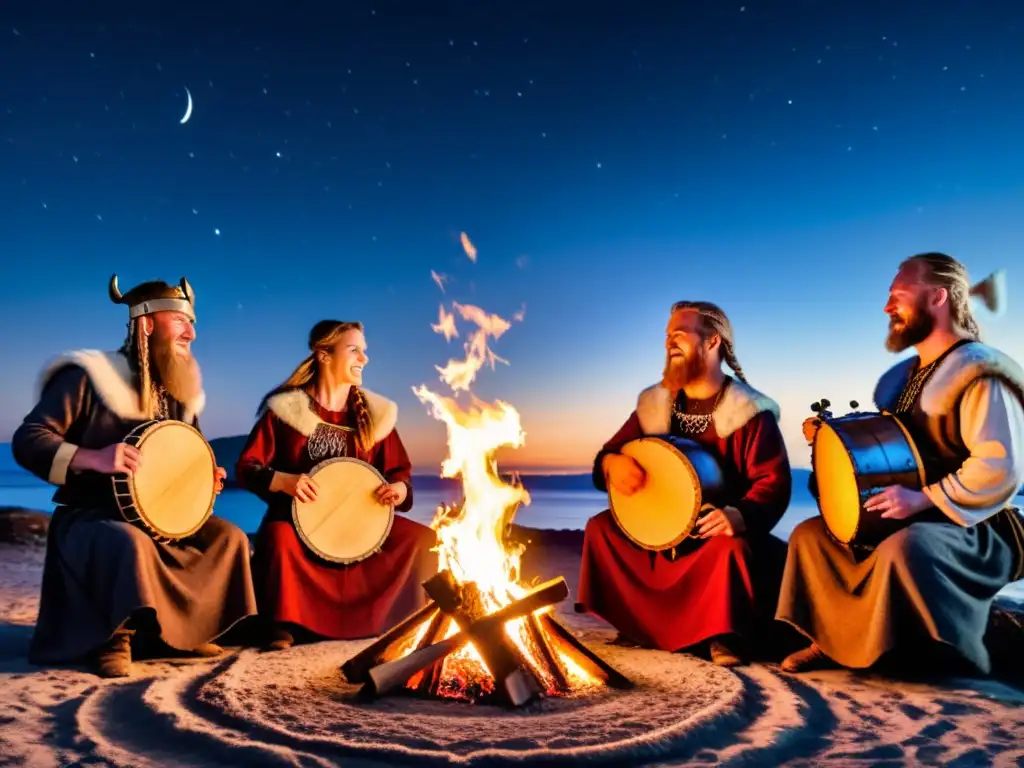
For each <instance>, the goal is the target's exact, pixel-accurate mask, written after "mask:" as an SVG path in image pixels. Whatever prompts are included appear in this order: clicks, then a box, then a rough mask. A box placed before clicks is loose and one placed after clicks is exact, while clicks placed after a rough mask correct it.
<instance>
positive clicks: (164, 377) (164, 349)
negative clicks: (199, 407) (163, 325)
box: [144, 339, 203, 403]
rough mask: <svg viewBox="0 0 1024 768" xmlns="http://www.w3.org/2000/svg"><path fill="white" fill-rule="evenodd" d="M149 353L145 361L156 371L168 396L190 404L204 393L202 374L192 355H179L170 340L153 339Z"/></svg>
mask: <svg viewBox="0 0 1024 768" xmlns="http://www.w3.org/2000/svg"><path fill="white" fill-rule="evenodd" d="M149 352H150V354H149V355H148V356H147V357H146V358H144V359H147V360H149V361H150V363H151V364H152V366H153V367H154V368H155V369H156V373H157V376H158V378H159V382H160V385H161V386H162V387H163V388H164V389H165V390H167V394H168V395H170V396H171V397H173V398H174V399H175V400H177V401H178V402H179V403H189V402H191V401H193V400H195V398H196V397H198V396H199V394H200V393H201V392H202V391H203V377H202V372H201V371H200V370H199V363H198V362H197V361H196V359H195V357H193V356H192V355H191V354H190V355H188V356H185V357H183V356H181V355H180V354H178V352H176V351H175V349H174V343H173V342H172V341H171V340H170V339H153V344H152V346H151V347H150V349H149ZM146 367H147V368H148V367H149V366H146Z"/></svg>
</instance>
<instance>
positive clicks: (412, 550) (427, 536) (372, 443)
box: [236, 320, 437, 650]
mask: <svg viewBox="0 0 1024 768" xmlns="http://www.w3.org/2000/svg"><path fill="white" fill-rule="evenodd" d="M309 349H310V354H309V356H308V357H307V358H306V359H305V360H303V361H302V363H300V364H299V366H298V367H297V368H296V369H295V371H293V372H292V374H291V376H289V377H288V379H287V380H286V381H285V382H284V384H282V385H281V386H280V387H278V388H277V389H275V390H274V391H273V392H271V393H270V394H269V395H267V397H265V398H264V400H263V403H261V405H260V410H259V414H260V415H259V419H258V421H257V422H256V425H255V426H254V427H253V429H252V432H251V433H250V435H249V439H248V441H247V443H246V445H245V448H244V449H243V450H242V453H241V456H240V457H239V459H238V464H237V467H236V476H237V478H238V482H239V483H240V484H241V485H242V486H243V487H244V488H246V489H248V490H249V491H252V492H253V493H255V494H256V495H258V496H259V497H260V498H261V499H263V500H264V501H266V502H267V505H268V506H267V513H266V515H265V516H264V519H263V522H262V524H261V525H260V529H259V531H258V532H257V536H256V554H255V556H254V557H253V564H252V568H253V580H254V582H255V584H256V595H257V600H258V602H259V609H260V615H261V616H262V617H263V618H264V619H265V620H269V623H270V636H269V638H268V643H267V646H268V648H269V649H271V650H281V649H284V648H288V647H290V646H291V645H292V644H293V643H294V642H295V634H296V629H299V630H305V632H306V633H307V634H310V633H311V634H312V635H314V636H319V637H324V638H331V639H335V640H341V639H353V638H359V637H369V636H373V635H378V634H380V633H381V632H382V631H384V630H385V629H387V628H388V627H390V626H392V625H393V624H395V623H397V622H398V621H400V620H402V619H403V618H405V617H406V616H407V615H408V614H410V613H412V612H414V611H415V610H417V609H418V608H420V607H422V606H423V605H424V604H425V603H426V595H425V593H424V591H423V587H422V583H423V582H424V581H426V580H427V579H428V578H430V577H431V576H432V575H433V574H435V573H436V572H437V555H436V553H434V552H432V551H431V549H432V548H433V547H434V546H435V545H436V536H435V534H434V531H433V530H431V529H430V528H428V527H427V526H425V525H421V524H419V523H416V522H413V521H412V520H409V519H408V518H404V517H397V516H396V517H395V519H394V523H393V525H392V528H391V531H390V533H389V534H388V537H387V539H386V540H385V541H384V544H383V546H382V548H381V550H380V551H379V552H377V553H375V554H373V555H371V556H370V557H368V558H367V559H365V560H362V561H360V562H358V563H352V564H337V563H330V562H327V561H326V560H323V559H321V558H319V557H318V556H317V555H316V554H314V553H313V552H311V551H310V550H309V549H308V548H307V547H306V546H305V544H303V542H302V541H301V540H300V538H299V535H298V533H297V532H296V530H295V526H294V523H293V522H292V499H293V498H294V499H299V500H300V501H313V500H315V499H316V497H317V492H318V490H319V488H318V486H317V483H316V481H315V480H314V479H313V478H311V477H310V476H309V472H310V471H311V470H312V469H313V467H315V466H316V465H317V464H319V463H321V462H322V461H325V460H327V459H331V458H335V457H339V456H352V457H354V458H357V459H360V460H362V461H365V462H366V463H368V464H370V465H372V466H373V467H375V468H376V469H377V470H378V471H379V472H380V473H381V475H383V476H384V478H385V479H386V482H384V483H383V484H382V485H381V486H380V487H379V488H377V490H376V498H377V500H378V501H379V502H380V504H382V505H394V507H395V510H396V511H398V512H408V511H409V510H410V509H412V465H411V463H410V461H409V456H408V454H407V453H406V451H405V447H404V446H403V445H402V440H401V438H400V437H399V435H398V430H397V429H396V428H395V425H396V423H397V420H398V406H397V405H396V404H395V403H393V402H392V401H390V400H388V399H386V398H384V397H382V396H381V395H378V394H375V393H373V392H371V391H369V390H367V389H363V388H362V386H361V385H362V381H363V368H364V366H365V365H366V364H367V362H368V359H369V358H368V357H367V355H366V338H365V336H364V334H363V327H362V325H361V324H359V323H348V322H341V321H338V320H323V321H321V322H319V323H317V324H316V325H315V326H313V329H312V330H311V331H310V333H309Z"/></svg>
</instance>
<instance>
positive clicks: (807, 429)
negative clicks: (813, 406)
mask: <svg viewBox="0 0 1024 768" xmlns="http://www.w3.org/2000/svg"><path fill="white" fill-rule="evenodd" d="M820 426H821V419H820V418H819V417H817V416H809V417H808V418H806V419H804V423H803V430H804V440H806V441H807V444H808V445H810V444H811V443H813V442H814V436H815V435H816V434H818V427H820Z"/></svg>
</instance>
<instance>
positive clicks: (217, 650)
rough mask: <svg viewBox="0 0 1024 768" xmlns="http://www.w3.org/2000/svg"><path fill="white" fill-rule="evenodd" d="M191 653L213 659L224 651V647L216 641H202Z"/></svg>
mask: <svg viewBox="0 0 1024 768" xmlns="http://www.w3.org/2000/svg"><path fill="white" fill-rule="evenodd" d="M189 653H190V654H191V655H193V656H201V657H203V658H206V659H212V658H215V657H217V656H220V655H221V654H223V653H224V649H223V648H221V647H220V646H219V645H217V644H216V643H201V644H200V645H197V646H196V647H195V648H193V649H192V650H191V651H189Z"/></svg>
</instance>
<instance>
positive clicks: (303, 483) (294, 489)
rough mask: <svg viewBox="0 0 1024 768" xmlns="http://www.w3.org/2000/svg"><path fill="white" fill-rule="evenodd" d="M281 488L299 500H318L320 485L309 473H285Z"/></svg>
mask: <svg viewBox="0 0 1024 768" xmlns="http://www.w3.org/2000/svg"><path fill="white" fill-rule="evenodd" d="M282 474H284V473H282ZM281 490H282V491H284V492H285V493H287V494H288V495H289V496H294V497H295V498H296V499H298V500H299V501H316V494H317V491H319V490H320V487H319V486H318V485H317V484H316V480H314V479H313V478H312V477H310V476H309V475H285V476H284V477H283V478H282V488H281Z"/></svg>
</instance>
